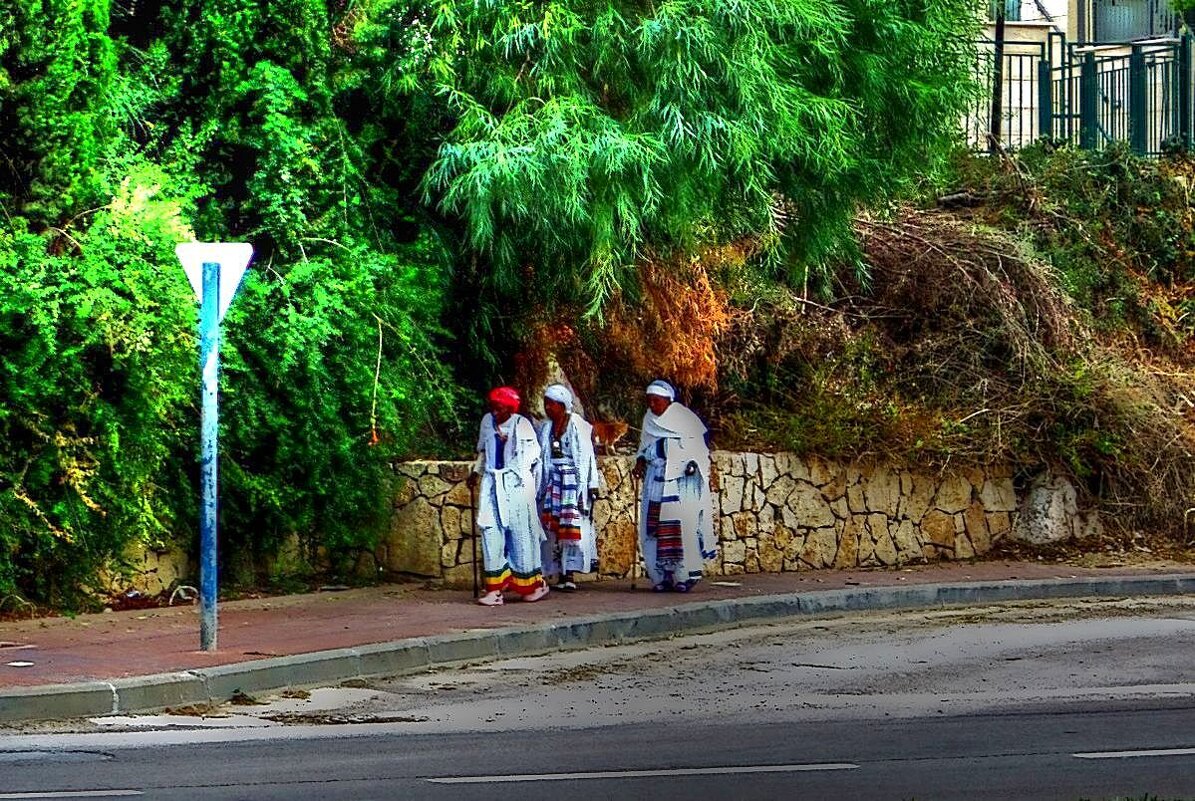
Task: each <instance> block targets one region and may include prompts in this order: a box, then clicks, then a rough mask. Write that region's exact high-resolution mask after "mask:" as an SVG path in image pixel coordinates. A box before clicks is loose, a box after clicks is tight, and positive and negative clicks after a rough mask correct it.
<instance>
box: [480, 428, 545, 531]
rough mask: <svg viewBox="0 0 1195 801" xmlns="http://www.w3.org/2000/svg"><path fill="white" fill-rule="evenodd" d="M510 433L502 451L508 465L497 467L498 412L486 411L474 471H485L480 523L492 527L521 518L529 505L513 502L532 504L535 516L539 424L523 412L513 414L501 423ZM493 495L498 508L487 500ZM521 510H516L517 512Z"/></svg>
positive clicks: (504, 430)
mask: <svg viewBox="0 0 1195 801" xmlns="http://www.w3.org/2000/svg"><path fill="white" fill-rule="evenodd" d="M501 430H502V433H503V434H504V435H505V436H506V442H505V443H503V448H502V455H503V457H504V467H503V468H502V469H500V470H498V469H495V468H494V467H493V465H494V462H495V459H494V457H495V456H496V455H497V454H496V447H497V443H496V442H495V441H494V434H495V429H494V416H493V415H492V414H488V413H487V414H486V416H485V417H483V418H482V419H481V431H480V432H479V433H478V436H477V453H478V457H477V464H476V465H474V467H473V470H474V472H477V473H480V474H481V497H482V503H480V504H479V507H480V508H479V509H478V510H477V525H478V527H480V528H488V527H492V526H495V525H497V524H499V523H503V524H507V523H508V522H509V521H511V520H515V519H520V518H522V517H523V516H525V515H524V514H521V513H522V512H525V511H526V510H525V509H521V508H520V509H518V510H514V509H512V508H511V507H512V506H518V507H523V506H529V507H530V509H531V510H532V513H533V514H532V517H534V516H535V515H534V510H535V494H536V485H537V480H538V478H539V458H540V449H539V439H538V438H537V437H536V436H535V427H534V426H533V425H531V421H530V420H528V419H527V418H526V417H523V416H522V415H520V414H512V415H511V416H510V419H509V420H507V421H506V422H505V423H503V424H502V426H501ZM490 497H493V498H494V499H495V502H496V505H497V508H496V509H494V508H492V504H489V503H486V502H485V499H486V498H490ZM515 511H517V512H520V514H512V513H513V512H515Z"/></svg>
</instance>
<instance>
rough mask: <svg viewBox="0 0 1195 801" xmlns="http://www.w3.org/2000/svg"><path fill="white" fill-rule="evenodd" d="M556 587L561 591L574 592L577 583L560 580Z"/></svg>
mask: <svg viewBox="0 0 1195 801" xmlns="http://www.w3.org/2000/svg"><path fill="white" fill-rule="evenodd" d="M556 589H558V590H560V591H561V592H576V591H577V585H576V584H574V583H573V582H571V581H562V582H560V583H559V584H557V585H556Z"/></svg>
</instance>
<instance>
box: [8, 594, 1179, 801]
mask: <svg viewBox="0 0 1195 801" xmlns="http://www.w3.org/2000/svg"><path fill="white" fill-rule="evenodd" d="M1192 656H1195V601H1190V602H1188V601H1185V600H1183V599H1173V600H1170V601H1165V602H1148V601H1147V602H1140V601H1132V602H1122V603H1119V604H1095V603H1083V602H1078V603H1076V602H1070V603H1066V604H1030V605H1018V606H1016V607H1013V608H997V609H990V610H986V611H985V610H966V611H965V612H932V613H917V614H907V613H906V614H903V615H883V616H881V615H872V616H863V617H858V616H856V617H851V618H838V619H835V620H827V621H803V622H801V623H799V624H793V625H786V626H772V627H764V628H758V629H749V630H740V631H737V632H723V633H719V634H712V635H705V636H701V637H688V638H678V639H676V640H673V641H669V642H665V643H652V644H646V645H640V646H627V647H619V648H602V649H594V650H591V651H587V652H581V653H570V654H559V655H553V656H548V657H541V658H537V659H519V660H508V661H506V662H499V663H494V664H491V665H482V666H474V667H472V668H467V669H461V670H448V671H439V672H436V673H433V674H428V675H424V676H416V677H409V678H404V679H399V680H394V681H390V682H385V683H381V684H378V685H373V686H367V687H354V688H348V689H337V690H329V691H327V692H317V693H314V694H313V695H311V696H309V697H293V698H286V699H278V700H277V701H275V702H273V703H272V704H270V705H269V706H255V707H235V708H229V709H226V710H223V711H222V712H220V713H219V714H220V715H226V716H208V717H206V718H196V717H181V716H180V717H159V718H138V719H126V720H102V721H97V722H80V723H77V724H75V725H74V726H73V727H71V728H74V729H75V730H76V731H74V732H70V733H68V732H59V731H48V730H42V731H27V732H24V733H20V734H12V735H8V736H5V737H0V799H6V798H47V797H56V798H69V797H73V798H115V797H130V798H137V797H142V798H151V799H156V798H162V799H183V798H186V799H222V800H223V799H228V800H231V799H288V801H293V800H294V799H326V800H327V801H338V800H339V799H346V800H347V799H354V801H363V800H365V799H387V800H389V799H398V798H402V799H449V798H451V799H483V798H484V799H493V798H496V797H501V796H507V795H511V796H516V797H533V798H544V799H548V798H554V797H560V798H568V799H570V801H571V800H572V799H607V798H609V799H618V800H619V801H624V800H625V799H639V798H645V799H646V798H650V799H678V800H679V799H685V801H691V800H692V799H768V800H769V801H772V800H773V799H788V798H810V799H912V798H916V799H967V801H972V800H973V799H1067V800H1068V801H1077V799H1080V798H1089V799H1106V798H1115V797H1135V798H1141V797H1142V796H1144V795H1145V794H1147V793H1148V794H1152V795H1156V796H1158V797H1160V798H1167V799H1169V798H1188V799H1195V681H1193V679H1192V675H1193V674H1195V668H1193V667H1192V666H1191V665H1190V663H1191V662H1192ZM46 793H57V795H46ZM62 793H81V794H79V795H62ZM105 793H106V794H105ZM114 793H129V794H130V795H127V796H125V795H117V794H114ZM31 794H33V795H31ZM37 794H40V795H37ZM134 794H136V795H134Z"/></svg>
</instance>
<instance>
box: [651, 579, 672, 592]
mask: <svg viewBox="0 0 1195 801" xmlns="http://www.w3.org/2000/svg"><path fill="white" fill-rule="evenodd" d="M670 589H672V583H671V582H668V581H661V582H660V583H659V584H656V585H655V586H653V587H652V588H651V591H652V592H668V591H669V590H670Z"/></svg>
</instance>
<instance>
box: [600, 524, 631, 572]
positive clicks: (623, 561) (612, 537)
mask: <svg viewBox="0 0 1195 801" xmlns="http://www.w3.org/2000/svg"><path fill="white" fill-rule="evenodd" d="M638 538H639V534H638V532H636V531H635V525H634V524H633V523H632V522H631V521H630V520H616V521H614V522H612V523H609V524H608V525H606V526H605V527H604V528H603V529H602V530H601V531H600V532H599V533H598V541H597V545H598V564H599V565H600V567H601V571H602V573H605V574H608V575H615V576H625V575H627V574H629V573H630V572H631V564H632V562H633V561H634V559H635V554H637V553H638V549H639V543H638Z"/></svg>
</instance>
